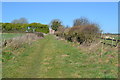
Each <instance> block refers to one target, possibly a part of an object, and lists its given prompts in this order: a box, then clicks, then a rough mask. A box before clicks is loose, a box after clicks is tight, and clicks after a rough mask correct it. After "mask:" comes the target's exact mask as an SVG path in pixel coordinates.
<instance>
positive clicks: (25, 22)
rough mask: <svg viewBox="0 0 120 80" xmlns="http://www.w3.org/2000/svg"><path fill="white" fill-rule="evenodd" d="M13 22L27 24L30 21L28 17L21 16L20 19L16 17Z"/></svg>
mask: <svg viewBox="0 0 120 80" xmlns="http://www.w3.org/2000/svg"><path fill="white" fill-rule="evenodd" d="M11 23H13V24H17V23H20V24H27V23H28V21H27V19H26V18H20V19H15V20H13V21H12V22H11Z"/></svg>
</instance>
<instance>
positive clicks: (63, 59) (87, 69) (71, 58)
mask: <svg viewBox="0 0 120 80" xmlns="http://www.w3.org/2000/svg"><path fill="white" fill-rule="evenodd" d="M110 54H112V55H114V58H109V57H108V55H110ZM106 60H108V61H107V62H106ZM116 63H117V54H113V53H112V52H108V53H105V54H104V55H103V56H102V57H100V56H99V55H98V54H95V53H91V54H88V53H83V52H81V51H80V50H79V49H78V48H76V47H74V46H72V45H71V43H68V42H65V41H60V40H56V39H55V37H54V36H52V35H47V36H45V38H44V39H40V40H38V41H35V42H34V43H32V44H31V45H27V46H26V48H25V50H24V51H23V52H21V53H20V55H19V56H17V57H16V58H15V59H11V60H9V61H7V62H4V63H3V77H4V78H116V77H117V71H118V69H117V66H116V65H115V64H116Z"/></svg>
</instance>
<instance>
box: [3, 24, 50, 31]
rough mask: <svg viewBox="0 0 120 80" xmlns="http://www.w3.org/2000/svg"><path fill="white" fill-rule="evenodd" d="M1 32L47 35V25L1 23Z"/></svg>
mask: <svg viewBox="0 0 120 80" xmlns="http://www.w3.org/2000/svg"><path fill="white" fill-rule="evenodd" d="M2 31H3V32H26V31H27V32H43V33H48V32H49V28H48V25H44V24H40V23H31V24H20V23H16V24H13V23H2Z"/></svg>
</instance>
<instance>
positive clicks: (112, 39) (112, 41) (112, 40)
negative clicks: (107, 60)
mask: <svg viewBox="0 0 120 80" xmlns="http://www.w3.org/2000/svg"><path fill="white" fill-rule="evenodd" d="M112 46H113V38H112Z"/></svg>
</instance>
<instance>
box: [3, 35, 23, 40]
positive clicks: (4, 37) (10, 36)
mask: <svg viewBox="0 0 120 80" xmlns="http://www.w3.org/2000/svg"><path fill="white" fill-rule="evenodd" d="M22 35H24V33H3V34H2V39H3V40H4V39H10V38H14V37H18V36H22Z"/></svg>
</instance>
